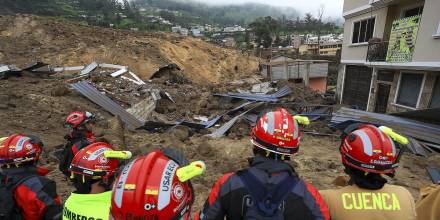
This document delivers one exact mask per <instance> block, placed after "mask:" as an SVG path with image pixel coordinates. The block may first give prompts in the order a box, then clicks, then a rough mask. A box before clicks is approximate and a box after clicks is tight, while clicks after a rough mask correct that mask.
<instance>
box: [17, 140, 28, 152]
mask: <svg viewBox="0 0 440 220" xmlns="http://www.w3.org/2000/svg"><path fill="white" fill-rule="evenodd" d="M28 140H30V138H28V137H21V138H20V139H19V140H18V141H17V145H16V146H15V152H19V151H21V150H23V146H24V142H26V141H28Z"/></svg>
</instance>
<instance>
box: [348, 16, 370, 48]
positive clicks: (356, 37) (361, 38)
mask: <svg viewBox="0 0 440 220" xmlns="http://www.w3.org/2000/svg"><path fill="white" fill-rule="evenodd" d="M375 22H376V18H369V19H365V20H361V21H356V22H354V23H353V35H352V37H353V38H352V43H353V44H357V43H364V42H368V40H370V39H371V37H373V33H374V23H375Z"/></svg>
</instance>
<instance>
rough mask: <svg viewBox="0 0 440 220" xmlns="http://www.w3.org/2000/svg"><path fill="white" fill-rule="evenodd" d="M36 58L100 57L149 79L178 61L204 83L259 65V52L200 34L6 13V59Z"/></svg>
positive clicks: (1, 42) (0, 40)
mask: <svg viewBox="0 0 440 220" xmlns="http://www.w3.org/2000/svg"><path fill="white" fill-rule="evenodd" d="M33 60H42V61H44V62H47V63H50V64H51V65H53V66H78V65H84V64H88V63H90V62H91V61H93V60H99V61H101V62H106V63H113V64H120V65H125V66H129V67H130V68H131V69H132V70H133V71H134V72H135V73H137V74H138V75H139V76H140V77H142V78H144V79H146V78H148V77H149V76H151V75H152V74H153V73H154V72H156V71H157V70H158V69H159V67H162V66H165V65H168V64H170V63H175V64H177V65H179V66H180V67H181V68H182V69H183V71H184V74H185V76H187V77H189V78H191V80H193V81H195V82H199V83H202V84H206V83H219V82H222V81H227V80H231V79H233V78H240V77H242V76H244V75H250V74H252V73H254V72H255V71H256V69H257V59H256V58H255V57H252V56H242V54H241V53H240V52H239V51H236V50H231V49H226V48H221V47H216V46H214V45H213V44H210V43H206V42H204V41H202V40H200V39H196V38H191V37H186V38H184V37H180V36H178V35H174V34H169V33H142V32H132V31H121V30H115V29H110V28H99V27H91V26H85V25H79V24H76V23H72V22H68V21H64V20H63V21H59V20H56V19H53V18H46V17H37V16H31V15H19V16H0V63H8V64H17V65H26V64H29V62H31V61H33ZM235 66H237V67H238V70H236V69H235Z"/></svg>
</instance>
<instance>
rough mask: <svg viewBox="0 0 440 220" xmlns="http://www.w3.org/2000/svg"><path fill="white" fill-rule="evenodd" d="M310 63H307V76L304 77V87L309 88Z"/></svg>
mask: <svg viewBox="0 0 440 220" xmlns="http://www.w3.org/2000/svg"><path fill="white" fill-rule="evenodd" d="M309 76H310V62H307V63H306V74H305V75H304V85H306V86H307V87H308V86H309Z"/></svg>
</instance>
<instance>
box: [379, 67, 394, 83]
mask: <svg viewBox="0 0 440 220" xmlns="http://www.w3.org/2000/svg"><path fill="white" fill-rule="evenodd" d="M377 80H379V81H385V82H393V81H394V72H392V71H388V70H379V72H378V74H377Z"/></svg>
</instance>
